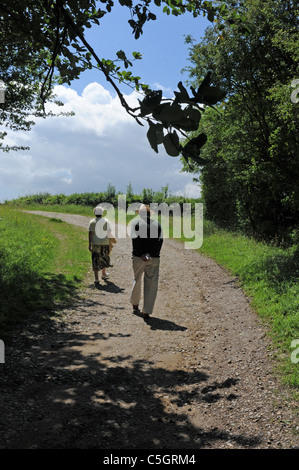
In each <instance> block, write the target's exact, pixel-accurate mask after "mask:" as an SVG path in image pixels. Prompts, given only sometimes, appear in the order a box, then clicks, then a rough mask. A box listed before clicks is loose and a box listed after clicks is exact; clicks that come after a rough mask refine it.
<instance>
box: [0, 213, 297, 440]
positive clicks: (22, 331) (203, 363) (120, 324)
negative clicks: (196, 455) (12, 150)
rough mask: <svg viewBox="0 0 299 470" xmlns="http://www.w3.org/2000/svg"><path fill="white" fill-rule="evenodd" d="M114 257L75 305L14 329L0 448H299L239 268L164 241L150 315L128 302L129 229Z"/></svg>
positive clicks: (78, 219) (83, 222) (0, 401)
mask: <svg viewBox="0 0 299 470" xmlns="http://www.w3.org/2000/svg"><path fill="white" fill-rule="evenodd" d="M35 213H36V212H35ZM39 214H40V215H45V216H49V217H59V218H60V219H62V220H64V221H65V222H68V223H72V224H75V225H79V226H81V227H84V228H85V229H86V228H87V226H88V221H89V218H87V217H82V216H74V215H68V214H57V213H49V212H45V213H39ZM86 240H87V234H86ZM87 246H88V243H87V242H86V248H87ZM112 264H113V267H112V268H111V270H110V279H109V281H108V282H104V281H102V283H101V285H100V287H99V288H96V287H95V286H94V285H93V273H92V271H91V270H90V272H89V275H88V278H87V280H86V282H85V285H84V288H83V290H82V291H80V293H79V294H78V296H77V297H76V298H74V302H73V305H72V306H71V307H68V308H66V309H64V310H63V311H59V315H57V314H54V313H53V312H52V315H50V316H48V317H47V319H43V321H40V320H39V318H38V317H34V318H33V319H28V320H27V321H26V322H25V324H24V325H21V326H20V327H19V328H18V330H17V331H16V333H15V335H14V337H13V339H12V342H11V344H10V345H9V346H8V347H7V349H6V364H5V368H4V367H2V370H1V376H2V379H3V380H2V385H1V395H0V407H1V410H2V411H1V415H0V433H1V441H0V448H2V449H8V448H13V449H20V448H23V449H34V448H35V449H39V448H50V449H54V448H82V449H87V448H96V449H280V448H283V449H291V448H298V444H299V441H298V429H299V428H298V408H297V404H296V403H294V401H293V400H292V398H291V397H290V395H289V392H288V390H287V388H285V387H283V386H282V385H281V384H280V383H279V380H278V378H277V377H276V376H275V374H274V373H273V367H274V365H275V364H274V361H273V358H272V354H273V350H272V348H271V343H270V341H269V337H268V335H267V331H266V327H265V325H263V324H262V323H261V321H260V320H259V319H258V317H257V316H256V314H255V313H254V312H253V311H252V309H251V308H250V303H249V300H248V298H247V297H246V296H245V295H244V293H243V291H242V289H241V288H240V287H239V286H238V282H237V279H235V278H232V277H231V276H230V275H229V274H228V273H227V272H226V271H225V270H224V269H223V268H221V267H220V266H219V265H218V264H217V263H215V262H214V261H213V260H211V259H209V258H208V257H206V256H203V255H201V254H199V253H197V252H195V251H193V250H185V249H184V246H183V245H182V244H180V243H177V242H175V241H173V240H165V242H164V245H163V247H162V252H161V269H160V283H159V292H158V298H157V302H156V305H155V310H154V313H153V315H152V317H151V318H150V320H149V321H147V322H145V321H144V320H143V319H142V318H140V317H139V316H137V315H134V314H133V313H132V309H131V306H130V304H129V294H130V289H131V285H132V281H133V272H132V267H131V242H130V239H129V238H127V239H119V240H118V243H117V244H116V246H115V248H114V249H113V252H112ZM296 429H297V435H296V433H294V430H296Z"/></svg>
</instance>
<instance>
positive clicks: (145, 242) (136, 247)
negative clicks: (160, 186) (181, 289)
mask: <svg viewBox="0 0 299 470" xmlns="http://www.w3.org/2000/svg"><path fill="white" fill-rule="evenodd" d="M131 238H132V248H133V251H132V255H133V256H132V259H133V271H134V282H133V287H132V292H131V298H130V301H131V303H132V305H133V311H134V312H139V302H140V299H141V287H142V278H143V297H144V299H143V309H142V312H141V314H142V316H143V318H144V319H147V318H149V315H151V314H152V312H153V309H154V304H155V300H156V297H157V291H158V280H159V267H160V251H161V247H162V244H163V233H162V227H161V225H160V223H159V222H157V221H155V220H152V219H151V210H150V208H149V206H146V205H145V204H142V205H141V206H140V208H139V217H138V218H137V219H135V220H134V221H133V223H132V225H131Z"/></svg>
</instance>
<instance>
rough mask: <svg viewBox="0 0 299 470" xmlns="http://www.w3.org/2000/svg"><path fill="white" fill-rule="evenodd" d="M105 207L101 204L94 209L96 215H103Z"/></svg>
mask: <svg viewBox="0 0 299 470" xmlns="http://www.w3.org/2000/svg"><path fill="white" fill-rule="evenodd" d="M103 212H104V209H103V208H102V207H101V206H97V207H95V209H94V215H103Z"/></svg>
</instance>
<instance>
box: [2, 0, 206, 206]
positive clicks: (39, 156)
mask: <svg viewBox="0 0 299 470" xmlns="http://www.w3.org/2000/svg"><path fill="white" fill-rule="evenodd" d="M155 9H156V10H157V8H155ZM126 10H127V9H125V8H122V7H120V6H119V5H117V6H115V8H114V10H113V11H112V13H110V14H107V15H106V16H105V17H104V18H103V19H102V20H101V21H100V23H101V24H100V27H96V28H92V29H90V30H88V31H87V39H88V40H89V41H90V43H91V44H92V46H93V48H94V49H95V51H96V52H97V53H98V55H99V56H100V57H105V58H110V59H114V58H115V54H116V52H117V51H118V50H120V49H122V50H124V51H125V52H126V54H127V56H128V57H130V56H131V53H132V52H133V51H138V52H140V53H141V54H142V55H143V59H142V60H141V61H137V62H135V63H134V67H133V71H132V72H133V74H134V75H138V76H141V77H142V81H143V82H145V83H147V84H149V85H150V86H151V87H153V88H157V87H160V88H162V89H163V91H164V95H165V96H166V97H170V96H172V91H173V90H176V89H177V83H178V82H179V81H180V80H182V81H183V82H185V81H186V80H187V78H188V77H187V74H184V75H182V74H181V70H182V68H183V67H186V66H188V46H187V45H186V44H185V43H184V35H186V34H191V35H192V36H193V37H194V38H195V39H196V40H198V41H199V40H200V38H201V37H202V36H203V34H204V29H205V27H206V26H208V25H209V23H208V21H207V20H206V19H205V18H203V17H199V18H195V19H194V18H193V17H192V15H190V14H188V15H183V16H181V17H173V16H171V15H170V16H168V15H166V14H162V10H160V14H159V15H158V16H157V20H156V21H151V22H148V23H147V24H146V25H145V28H144V33H143V35H142V36H141V37H140V38H139V39H138V40H137V41H136V40H135V39H134V36H133V35H132V33H131V28H130V26H129V25H128V23H127V21H128V19H129V16H128V11H126ZM158 11H159V9H158ZM121 91H122V92H123V93H124V94H125V95H126V97H127V99H128V100H129V101H130V102H131V103H135V102H136V100H137V98H140V97H139V96H138V95H137V94H136V92H133V91H132V89H131V88H129V87H125V86H122V87H121ZM56 93H57V96H58V97H59V98H60V99H61V101H63V102H64V103H65V110H67V111H74V112H75V116H73V117H53V118H47V119H46V120H44V119H39V120H37V121H36V125H35V126H33V128H32V130H31V131H30V132H29V133H9V135H8V143H10V144H17V145H28V146H29V147H30V150H28V151H18V152H10V153H8V154H0V202H1V201H2V202H3V201H4V200H6V199H8V200H9V199H12V198H17V197H19V196H24V195H26V194H35V193H40V192H49V193H51V194H57V193H65V194H71V193H74V192H100V191H103V190H105V189H106V188H107V185H108V184H109V183H110V184H113V185H114V186H115V187H116V190H117V191H122V192H125V191H126V188H127V185H128V183H131V184H132V186H133V190H134V191H135V192H136V193H139V192H140V191H141V190H142V189H143V188H152V189H154V190H159V189H161V187H162V186H165V185H166V184H168V185H169V189H170V191H171V192H172V193H173V194H176V193H178V194H186V195H190V196H198V195H199V188H198V186H196V185H195V184H194V183H193V182H192V175H189V174H184V173H181V172H180V169H181V164H180V162H179V159H178V158H173V157H170V156H168V155H167V154H166V153H165V152H164V151H163V149H162V147H161V146H160V147H161V150H160V149H159V153H158V154H156V153H155V152H154V151H153V150H152V149H151V148H150V146H149V144H148V141H147V138H146V132H147V127H146V126H144V127H141V126H139V125H138V124H137V123H136V122H135V121H134V120H133V118H131V117H130V116H128V115H127V114H126V112H125V111H124V110H123V109H122V107H121V106H120V103H119V100H118V98H117V97H116V96H115V92H114V90H113V89H112V87H111V86H110V85H109V84H108V83H107V81H106V80H105V78H104V77H103V76H102V75H101V74H100V73H99V72H97V71H94V70H92V71H86V72H84V73H83V74H82V76H81V78H80V79H79V80H76V81H74V82H73V83H72V84H71V86H70V87H67V86H59V87H57V88H56ZM51 109H53V110H54V111H55V107H53V106H51Z"/></svg>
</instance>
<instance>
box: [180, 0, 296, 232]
mask: <svg viewBox="0 0 299 470" xmlns="http://www.w3.org/2000/svg"><path fill="white" fill-rule="evenodd" d="M231 3H233V2H231ZM240 8H241V9H242V11H243V12H244V13H245V12H246V16H247V19H248V21H249V22H250V23H251V33H250V35H248V36H244V35H242V34H241V33H240V32H239V31H237V30H236V29H235V30H231V29H227V28H226V27H225V25H224V24H222V27H223V28H222V30H221V26H220V31H222V32H221V33H219V27H218V28H217V30H216V29H215V28H208V30H207V31H206V34H205V37H204V38H203V40H202V41H201V42H200V43H199V44H195V43H194V42H193V41H192V39H191V38H187V40H188V42H189V43H190V59H191V66H190V67H189V73H190V80H191V81H192V82H193V84H194V86H197V84H198V83H200V82H201V80H202V78H203V77H204V76H205V75H206V73H207V71H208V70H209V69H210V68H212V67H213V76H212V79H213V81H214V83H215V84H216V85H218V86H219V87H221V88H222V89H224V90H225V92H226V100H225V102H224V103H223V104H222V105H220V106H217V108H218V111H219V112H218V113H214V112H213V113H211V112H209V110H207V111H206V112H205V113H204V115H203V117H202V121H201V125H202V129H203V130H201V131H197V132H195V133H193V134H192V135H191V136H190V137H193V138H195V137H196V136H197V135H199V136H200V135H201V133H202V132H203V131H204V132H206V133H207V134H208V141H207V143H206V145H205V147H204V148H203V149H202V153H201V156H200V160H199V161H198V164H194V165H193V166H192V168H190V166H188V165H186V162H185V160H184V159H182V161H183V163H184V170H185V171H193V172H194V173H195V174H196V175H199V178H200V180H201V184H202V190H203V195H204V202H205V208H206V211H207V216H208V217H209V218H210V219H213V220H214V221H216V222H217V223H218V224H219V225H221V226H223V227H229V228H239V229H244V231H246V232H247V233H251V234H253V235H255V236H258V237H263V238H266V239H268V238H269V237H270V238H272V239H275V238H276V239H278V240H286V239H289V240H290V238H292V236H293V237H294V236H298V233H299V232H298V220H299V139H298V128H299V108H298V100H297V98H296V97H297V94H298V88H299V87H298V84H297V92H296V91H295V90H294V86H296V83H297V81H296V78H297V77H299V66H298V64H299V61H298V58H299V57H298V54H299V36H298V22H299V9H298V6H297V4H296V2H292V1H284V2H281V1H280V0H262V1H261V0H250V1H244V2H243V6H242V7H241V6H240ZM296 93H297V94H296ZM186 145H187V146H188V145H189V142H188V143H187V144H186ZM197 178H198V176H197ZM296 227H297V232H296ZM296 233H297V235H296Z"/></svg>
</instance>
